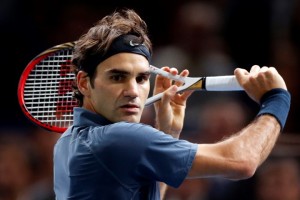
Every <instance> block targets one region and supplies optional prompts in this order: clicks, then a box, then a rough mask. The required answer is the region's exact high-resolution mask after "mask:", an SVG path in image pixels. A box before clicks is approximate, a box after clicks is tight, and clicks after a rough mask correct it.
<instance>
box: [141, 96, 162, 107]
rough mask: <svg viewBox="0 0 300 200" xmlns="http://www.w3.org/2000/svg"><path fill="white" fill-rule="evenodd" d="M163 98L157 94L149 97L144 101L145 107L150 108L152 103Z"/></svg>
mask: <svg viewBox="0 0 300 200" xmlns="http://www.w3.org/2000/svg"><path fill="white" fill-rule="evenodd" d="M162 96H163V93H159V94H156V95H154V96H152V97H149V98H148V99H147V100H146V103H145V107H146V106H150V105H152V104H153V103H155V102H156V101H158V100H160V99H161V98H162Z"/></svg>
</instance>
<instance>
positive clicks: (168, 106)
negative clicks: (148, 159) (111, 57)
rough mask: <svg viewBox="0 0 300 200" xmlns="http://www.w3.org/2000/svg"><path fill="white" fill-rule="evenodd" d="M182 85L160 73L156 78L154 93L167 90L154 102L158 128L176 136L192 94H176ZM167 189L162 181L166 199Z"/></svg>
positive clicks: (161, 192) (162, 196)
mask: <svg viewBox="0 0 300 200" xmlns="http://www.w3.org/2000/svg"><path fill="white" fill-rule="evenodd" d="M163 69H164V70H165V71H168V72H171V73H172V74H173V75H176V74H177V73H178V72H177V70H176V69H174V68H173V69H170V68H169V67H164V68H163ZM188 74H189V72H188V71H187V70H184V71H182V72H181V73H180V75H181V76H188ZM181 85H182V83H178V82H177V83H175V85H173V83H172V80H170V79H168V78H165V77H162V76H159V75H157V76H156V79H155V87H154V94H157V93H160V92H165V93H164V96H163V97H162V99H161V100H160V101H158V102H156V103H155V104H154V108H155V113H156V118H155V119H156V128H157V129H158V130H161V131H163V132H165V133H167V134H170V135H172V136H173V137H175V138H179V136H180V133H181V130H182V127H183V122H184V117H185V108H186V101H187V99H188V97H189V96H190V95H191V94H192V91H188V92H184V93H182V94H176V92H177V87H178V86H181ZM166 191H167V185H166V184H165V183H160V194H161V199H164V196H165V193H166Z"/></svg>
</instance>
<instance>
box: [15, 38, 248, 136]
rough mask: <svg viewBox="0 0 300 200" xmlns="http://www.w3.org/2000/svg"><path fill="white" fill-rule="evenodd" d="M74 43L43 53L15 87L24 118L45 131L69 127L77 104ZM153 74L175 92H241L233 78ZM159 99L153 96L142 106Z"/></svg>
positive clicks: (56, 130) (30, 65) (60, 130)
mask: <svg viewBox="0 0 300 200" xmlns="http://www.w3.org/2000/svg"><path fill="white" fill-rule="evenodd" d="M74 45H75V42H68V43H64V44H60V45H57V46H54V47H52V48H49V49H47V50H46V51H43V52H42V53H40V54H39V55H37V56H36V57H35V58H33V59H32V60H31V61H30V62H29V63H28V64H27V66H26V68H25V69H24V71H23V73H22V75H21V77H20V80H19V85H18V100H19V104H20V106H21V109H22V111H23V112H24V114H25V116H26V117H27V118H29V119H30V120H31V121H32V122H33V123H35V124H36V125H38V126H41V127H43V128H45V129H47V130H49V131H53V132H58V133H63V132H64V131H65V130H66V129H67V128H68V127H69V126H71V125H72V124H73V108H74V107H76V106H78V102H77V101H76V99H75V98H73V92H72V85H73V81H74V80H75V74H74V73H73V72H72V65H71V59H72V55H73V49H74ZM150 70H151V72H152V73H154V74H159V75H162V76H165V77H167V78H170V79H172V80H175V81H180V82H183V83H184V84H183V85H182V86H181V87H179V90H178V92H182V91H185V90H205V91H235V90H243V89H242V88H241V87H240V86H239V84H238V83H237V81H236V79H235V77H234V76H215V77H195V78H192V77H182V76H179V75H176V76H173V75H171V74H170V73H168V72H166V71H164V70H162V69H159V68H157V67H155V66H152V65H151V66H150ZM161 97H162V94H157V95H154V96H152V97H150V98H148V99H147V101H146V106H149V105H152V104H153V103H154V102H156V101H158V100H159V99H160V98H161Z"/></svg>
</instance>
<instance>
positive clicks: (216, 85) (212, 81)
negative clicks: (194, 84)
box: [205, 75, 244, 91]
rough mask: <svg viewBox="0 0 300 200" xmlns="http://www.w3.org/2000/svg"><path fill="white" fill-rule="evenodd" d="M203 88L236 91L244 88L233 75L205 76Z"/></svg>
mask: <svg viewBox="0 0 300 200" xmlns="http://www.w3.org/2000/svg"><path fill="white" fill-rule="evenodd" d="M205 89H206V90H207V91H237V90H244V89H243V88H242V87H241V86H240V85H239V83H238V82H237V80H236V78H235V76H233V75H230V76H211V77H206V80H205Z"/></svg>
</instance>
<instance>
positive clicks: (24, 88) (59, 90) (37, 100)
mask: <svg viewBox="0 0 300 200" xmlns="http://www.w3.org/2000/svg"><path fill="white" fill-rule="evenodd" d="M74 45H75V42H68V43H64V44H60V45H57V46H54V47H52V48H50V49H47V50H46V51H44V52H42V53H40V54H39V55H37V56H36V57H35V58H34V59H32V60H31V61H30V62H29V63H28V64H27V66H26V68H25V69H24V71H23V73H22V75H21V77H20V80H19V85H18V101H19V104H20V107H21V109H22V111H23V113H24V114H25V116H26V117H27V118H29V119H30V121H32V122H33V123H34V124H36V125H38V126H41V127H43V128H45V129H47V130H49V131H54V132H58V133H63V132H64V131H65V130H66V129H67V128H68V127H69V126H71V125H72V123H73V108H74V107H76V106H78V102H77V100H76V99H75V98H74V97H73V92H72V85H73V81H74V80H75V74H74V73H73V72H72V65H71V59H72V55H73V49H74Z"/></svg>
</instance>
